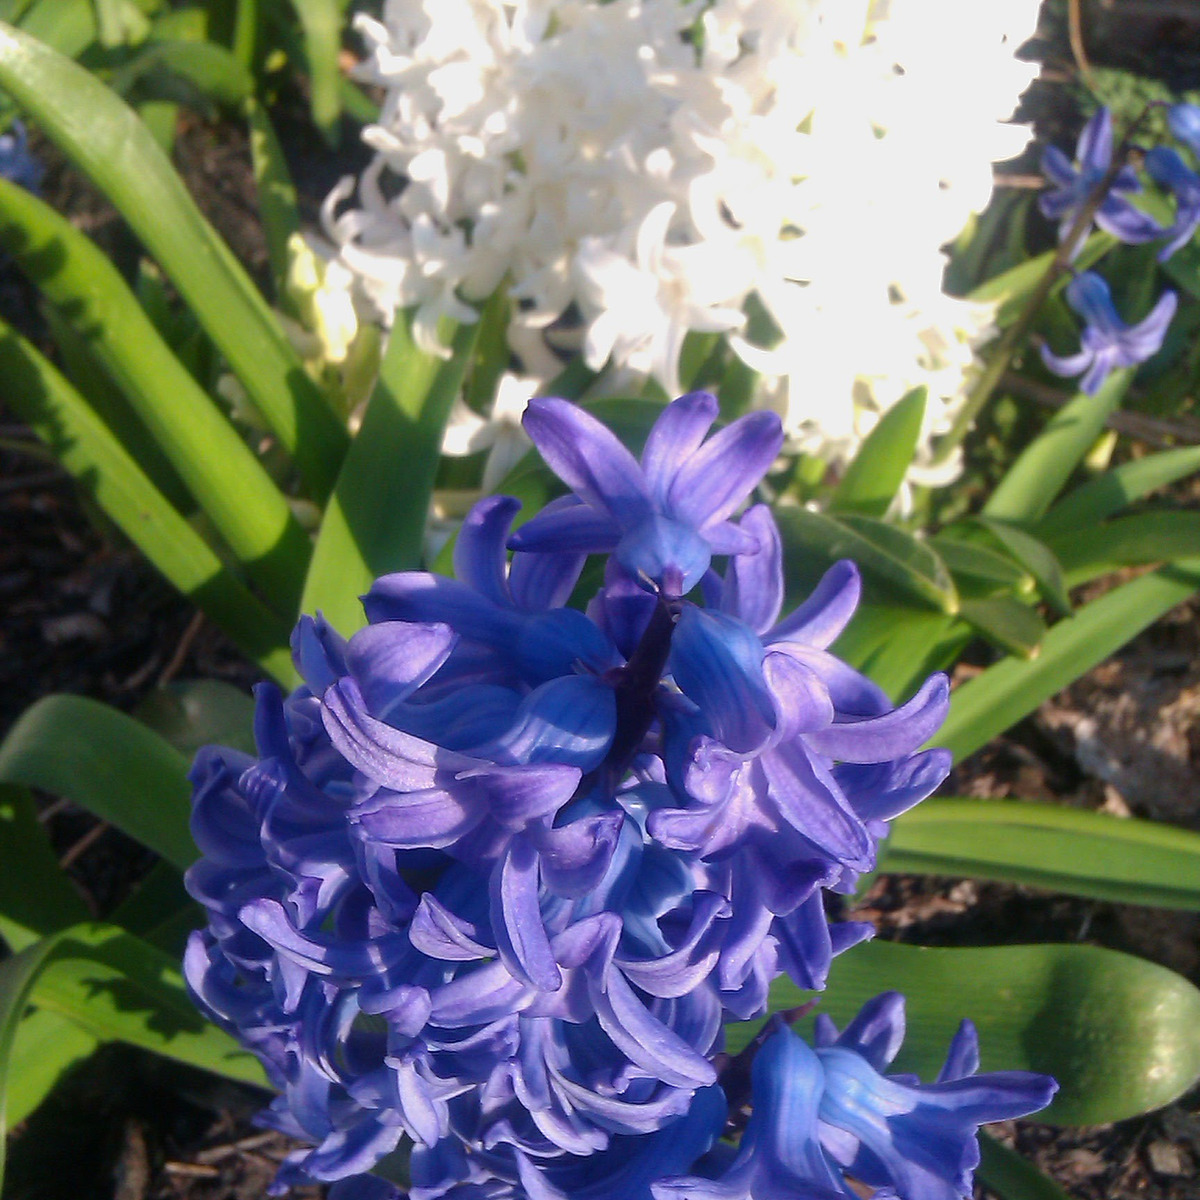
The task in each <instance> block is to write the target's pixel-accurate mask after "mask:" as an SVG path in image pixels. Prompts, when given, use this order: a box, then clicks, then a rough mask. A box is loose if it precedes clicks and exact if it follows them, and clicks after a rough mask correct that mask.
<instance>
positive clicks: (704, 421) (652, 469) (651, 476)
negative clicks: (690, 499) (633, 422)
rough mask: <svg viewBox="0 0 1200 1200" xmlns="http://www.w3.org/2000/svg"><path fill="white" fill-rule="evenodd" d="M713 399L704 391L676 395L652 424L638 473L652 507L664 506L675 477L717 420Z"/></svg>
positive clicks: (715, 404)
mask: <svg viewBox="0 0 1200 1200" xmlns="http://www.w3.org/2000/svg"><path fill="white" fill-rule="evenodd" d="M717 412H718V405H717V398H716V397H715V396H712V395H710V394H709V393H708V392H691V393H689V394H688V395H686V396H680V397H679V399H678V400H673V401H672V402H671V403H670V404H668V405H667V406H666V408H664V409H663V411H662V415H661V416H660V417H659V418H658V420H657V421H655V422H654V427H653V428H652V429H651V430H650V434H649V436H648V437H647V438H646V446H645V449H644V450H643V451H642V470H643V471H644V472H645V476H646V485H647V487H648V488H649V490H650V495H651V497H652V498H653V500H654V502H655V505H656V507H658V508H659V509H660V510H661V509H664V508H665V507H666V503H667V495H668V493H669V492H670V490H671V484H672V483H673V482H674V481H675V476H676V475H678V474H679V471H680V470H681V469H682V467H683V466H684V464H685V463H686V462H687V461H688V460H689V459H690V458H691V457H692V455H693V454H695V453H696V451H697V450H699V449H700V446H701V445H702V443H703V442H704V438H705V435H706V434H707V433H708V431H709V430H710V429H711V428H712V424H713V422H714V421H715V420H716V419H717Z"/></svg>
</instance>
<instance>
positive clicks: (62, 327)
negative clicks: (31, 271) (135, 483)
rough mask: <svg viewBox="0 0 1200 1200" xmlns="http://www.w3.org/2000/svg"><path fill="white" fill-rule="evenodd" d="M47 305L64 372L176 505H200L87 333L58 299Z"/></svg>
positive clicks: (45, 312)
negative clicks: (61, 308) (78, 327)
mask: <svg viewBox="0 0 1200 1200" xmlns="http://www.w3.org/2000/svg"><path fill="white" fill-rule="evenodd" d="M42 308H43V315H44V316H45V318H46V324H47V325H48V326H49V327H50V334H51V336H52V337H53V338H54V344H55V346H56V347H57V348H58V356H59V360H60V361H61V362H62V364H63V368H64V373H65V374H66V376H67V377H68V378H69V379H70V381H71V384H72V386H73V387H74V388H75V390H76V391H77V392H78V393H79V395H80V397H81V398H82V397H83V396H86V397H87V404H88V406H89V407H90V408H91V410H92V411H93V412H94V413H95V414H96V416H97V417H99V418H100V420H101V421H102V422H103V423H104V425H105V426H106V427H107V428H108V430H109V432H110V433H112V435H113V436H114V437H115V438H116V439H117V441H119V442H120V443H121V445H122V446H123V447H124V448H125V450H127V451H128V452H129V455H130V457H132V458H133V460H134V462H136V463H137V464H138V466H139V467H140V468H141V469H142V470H143V471H144V472H145V473H146V475H147V477H148V478H149V479H150V482H151V483H153V484H154V486H155V487H156V488H158V490H159V491H160V492H162V494H163V496H164V497H165V498H166V499H167V500H168V501H169V502H170V503H171V504H172V505H173V506H174V507H175V508H176V509H178V510H179V511H180V512H188V511H190V510H192V509H194V508H195V501H193V499H192V497H191V495H190V493H189V492H188V490H187V487H186V486H185V485H184V482H183V480H182V479H180V478H179V472H178V471H176V470H175V468H174V467H173V466H172V465H171V463H170V461H169V460H168V458H167V456H166V455H165V454H163V452H162V448H161V447H160V446H159V444H158V443H157V442H156V441H155V440H154V438H153V437H152V436H151V434H150V431H149V430H148V429H147V428H146V426H145V424H144V423H143V422H142V420H141V418H140V417H139V416H138V415H137V412H136V411H135V410H134V409H133V407H132V406H131V405H130V403H129V401H128V400H126V399H125V396H124V393H122V391H121V389H120V388H119V387H117V385H116V384H115V383H114V382H113V379H112V376H111V375H109V374H108V372H107V371H105V370H104V368H103V367H102V366H101V365H100V364H99V363H98V362H97V361H96V356H95V355H94V354H93V353H92V352H91V350H90V349H89V348H88V343H87V339H86V338H85V337H84V336H83V335H82V334H81V333H79V332H78V331H77V330H76V329H75V327H74V326H73V325H72V324H71V322H70V321H68V320H67V319H66V317H64V316H63V315H62V313H60V312H59V311H58V309H57V308H55V307H54V305H53V304H45V305H43V306H42Z"/></svg>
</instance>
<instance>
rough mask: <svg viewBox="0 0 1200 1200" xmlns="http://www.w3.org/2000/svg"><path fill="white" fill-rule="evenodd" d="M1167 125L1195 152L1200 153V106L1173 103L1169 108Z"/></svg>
mask: <svg viewBox="0 0 1200 1200" xmlns="http://www.w3.org/2000/svg"><path fill="white" fill-rule="evenodd" d="M1167 125H1168V126H1169V127H1170V130H1171V132H1172V133H1173V134H1174V135H1175V136H1176V137H1177V138H1178V139H1179V140H1180V141H1181V142H1183V143H1184V145H1186V146H1189V147H1191V150H1192V152H1193V153H1195V154H1200V108H1198V107H1197V106H1196V105H1194V104H1172V105H1171V107H1170V108H1168V109H1167Z"/></svg>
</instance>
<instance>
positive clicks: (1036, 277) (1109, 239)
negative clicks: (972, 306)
mask: <svg viewBox="0 0 1200 1200" xmlns="http://www.w3.org/2000/svg"><path fill="white" fill-rule="evenodd" d="M1115 245H1117V239H1116V238H1115V237H1113V235H1112V234H1111V233H1093V234H1092V235H1091V237H1089V238H1088V239H1087V241H1086V242H1084V244H1083V246H1082V248H1081V249H1080V251H1079V253H1078V254H1077V255H1076V256H1075V261H1074V263H1073V266H1074V268H1075V270H1076V271H1086V270H1087V269H1088V267H1090V266H1092V265H1093V264H1094V263H1096V262H1098V261H1099V260H1100V259H1101V258H1103V257H1104V255H1105V254H1107V253H1108V252H1109V251H1110V250H1111V249H1112V248H1113V247H1114V246H1115ZM1057 253H1058V251H1057V250H1047V251H1046V252H1045V253H1044V254H1039V255H1038V256H1037V257H1036V258H1031V259H1028V260H1027V261H1026V262H1022V263H1020V264H1018V265H1017V266H1015V267H1011V268H1010V269H1009V270H1007V271H1004V272H1003V273H1002V274H1000V275H997V276H996V277H995V278H994V279H989V280H988V281H987V282H986V283H982V284H980V285H979V287H977V288H976V289H975V290H974V291H973V292H971V293H970V294H969V295H968V297H967V299H968V300H976V301H980V302H983V303H995V304H997V305H998V308H997V309H996V325H997V327H998V328H1000V329H1004V328H1006V327H1007V326H1009V325H1011V324H1012V323H1013V322H1014V321H1015V320H1016V319H1017V316H1018V314H1019V313H1020V312H1021V309H1022V308H1024V307H1025V303H1026V301H1027V300H1028V299H1029V297H1030V296H1031V295H1033V292H1034V289H1035V288H1036V287H1037V285H1038V283H1039V282H1040V281H1041V279H1042V276H1043V275H1045V274H1046V271H1047V270H1048V269H1049V267H1050V264H1051V262H1053V261H1054V256H1055V254H1057ZM1070 278H1071V276H1070V275H1068V274H1064V275H1063V277H1062V278H1061V279H1060V280H1058V282H1057V283H1056V284H1055V285H1054V288H1053V289H1052V290H1051V293H1050V294H1051V295H1052V296H1053V295H1056V294H1057V293H1058V292H1059V291H1061V290H1062V289H1063V288H1064V287H1065V286H1066V285H1067V282H1068V281H1069V280H1070Z"/></svg>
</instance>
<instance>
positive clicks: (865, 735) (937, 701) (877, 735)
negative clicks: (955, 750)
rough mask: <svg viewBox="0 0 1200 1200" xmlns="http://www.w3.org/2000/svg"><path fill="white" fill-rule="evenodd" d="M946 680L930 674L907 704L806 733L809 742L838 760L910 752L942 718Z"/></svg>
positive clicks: (882, 758) (946, 704)
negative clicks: (877, 714)
mask: <svg viewBox="0 0 1200 1200" xmlns="http://www.w3.org/2000/svg"><path fill="white" fill-rule="evenodd" d="M949 704H950V682H949V680H947V678H946V676H945V675H942V674H936V675H931V676H930V677H929V678H928V679H927V680H926V681H925V682H924V683H923V684H922V685H921V688H920V690H919V691H918V692H917V694H916V695H915V696H913V698H912V699H911V700H909V702H908V703H907V704H903V705H901V706H900V707H899V708H894V709H892V711H891V712H887V713H883V714H881V715H879V716H872V717H861V718H857V719H849V720H839V721H835V722H834V724H832V725H830V726H828V727H827V728H826V729H822V730H819V731H817V732H816V733H813V734H810V735H809V737H808V741H809V744H810V745H812V746H813V748H814V749H816V750H817V751H818V752H819V753H821V754H826V755H828V756H829V757H830V758H834V759H838V760H840V761H841V762H856V763H869V762H885V761H887V760H888V759H892V758H902V757H904V756H905V755H908V754H912V753H913V751H915V750H917V749H918V748H919V747H920V746H922V745H924V743H925V742H927V741H928V740H929V739H930V738H931V737H932V736H933V735H934V734H935V733H936V732H937V730H938V728H939V727H940V726H941V724H942V722H943V721H944V720H945V719H946V709H947V708H948V707H949Z"/></svg>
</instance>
